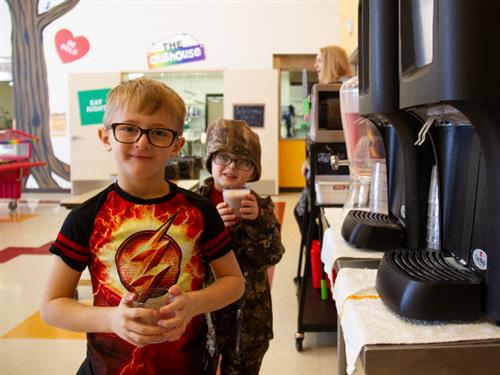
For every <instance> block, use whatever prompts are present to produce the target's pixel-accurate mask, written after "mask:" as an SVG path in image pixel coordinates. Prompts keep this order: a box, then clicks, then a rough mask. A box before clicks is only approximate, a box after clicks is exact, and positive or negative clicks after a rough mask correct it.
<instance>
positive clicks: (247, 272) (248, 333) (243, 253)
mask: <svg viewBox="0 0 500 375" xmlns="http://www.w3.org/2000/svg"><path fill="white" fill-rule="evenodd" d="M212 186H213V179H212V178H208V179H207V180H205V182H204V183H203V185H202V186H201V187H200V189H199V192H200V194H202V195H203V196H206V197H210V191H211V189H212ZM252 194H253V195H255V197H256V198H257V203H258V205H259V210H260V212H259V217H258V218H257V219H255V220H241V221H240V222H238V223H236V224H235V225H233V226H232V227H230V228H228V229H229V232H230V233H231V237H232V239H233V246H234V248H233V250H234V253H235V254H236V258H237V259H238V263H239V265H240V268H241V271H242V272H243V276H244V277H245V294H244V295H243V297H242V298H241V299H240V300H238V301H237V302H235V303H233V304H231V305H229V306H227V307H225V308H223V309H221V310H219V311H216V312H213V313H211V314H210V315H209V316H208V317H207V318H208V323H209V337H208V343H209V351H210V352H211V354H214V353H218V352H220V351H222V350H233V351H234V352H236V353H238V352H239V350H240V348H241V347H242V346H247V345H252V346H255V344H256V343H259V342H265V341H268V340H270V339H272V338H273V321H272V319H273V316H272V306H271V290H270V287H269V281H268V277H267V268H268V267H270V266H272V265H274V264H276V263H278V262H279V261H280V260H281V257H282V256H283V253H284V251H285V249H284V247H283V245H282V243H281V236H280V230H279V226H278V222H277V219H276V216H275V215H274V204H273V202H272V200H271V198H270V197H267V198H261V197H260V196H259V195H258V194H256V193H255V192H254V191H252ZM206 275H207V276H206V281H207V283H211V282H213V280H214V279H213V276H212V273H211V272H210V270H209V269H208V270H207V272H206ZM214 334H215V337H216V340H215V341H214ZM210 346H213V347H210Z"/></svg>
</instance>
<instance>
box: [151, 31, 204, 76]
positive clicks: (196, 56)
mask: <svg viewBox="0 0 500 375" xmlns="http://www.w3.org/2000/svg"><path fill="white" fill-rule="evenodd" d="M200 60H205V47H203V45H202V44H199V43H198V41H197V40H196V39H194V38H193V37H192V36H191V35H189V34H179V35H175V36H172V37H170V38H167V39H162V40H159V41H157V42H155V43H153V45H152V46H151V48H150V49H149V51H148V66H149V68H160V67H163V66H170V65H176V64H186V63H190V62H193V61H200Z"/></svg>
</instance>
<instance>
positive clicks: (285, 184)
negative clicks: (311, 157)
mask: <svg viewBox="0 0 500 375" xmlns="http://www.w3.org/2000/svg"><path fill="white" fill-rule="evenodd" d="M305 158H306V143H305V139H280V141H279V187H280V188H302V187H304V186H305V178H304V176H302V172H301V167H302V163H303V162H304V160H305Z"/></svg>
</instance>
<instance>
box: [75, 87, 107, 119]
mask: <svg viewBox="0 0 500 375" xmlns="http://www.w3.org/2000/svg"><path fill="white" fill-rule="evenodd" d="M110 90H111V89H100V90H88V91H79V92H78V104H79V106H80V121H81V124H82V125H96V124H102V119H103V117H104V106H105V105H106V97H107V96H108V93H109V92H110Z"/></svg>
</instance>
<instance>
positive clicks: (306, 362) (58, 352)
mask: <svg viewBox="0 0 500 375" xmlns="http://www.w3.org/2000/svg"><path fill="white" fill-rule="evenodd" d="M65 197H69V195H66V196H61V195H57V196H55V195H53V194H39V195H34V194H24V195H23V199H22V201H21V202H20V203H19V206H18V208H17V210H16V213H15V214H9V210H8V208H7V203H8V202H7V201H6V200H0V374H2V375H24V374H33V373H36V374H37V375H45V374H57V375H59V374H61V375H64V374H75V373H76V370H77V369H78V367H79V365H80V363H81V361H82V360H83V358H84V356H85V340H84V336H83V335H82V334H75V333H70V332H67V331H62V330H55V329H52V328H50V327H48V326H46V325H45V324H44V323H42V322H41V321H40V319H39V315H38V310H39V303H40V296H41V291H42V288H43V286H44V283H45V279H46V277H47V272H48V269H49V265H50V262H51V256H48V255H40V254H37V253H42V254H43V248H42V249H38V248H39V247H41V246H42V245H44V244H46V243H48V242H49V241H51V240H53V239H54V238H55V236H56V235H57V232H58V230H59V227H60V225H61V223H62V221H63V219H64V217H65V216H66V214H67V212H68V211H67V210H66V209H65V208H62V207H60V206H59V204H58V202H59V200H60V199H63V198H65ZM274 199H275V200H277V201H284V202H286V208H285V218H284V223H283V227H282V239H283V243H284V245H285V248H286V254H285V255H284V257H283V259H282V261H281V262H280V263H279V264H278V265H277V266H276V271H275V274H274V281H273V289H272V294H273V304H274V329H275V339H274V340H273V341H272V342H271V346H270V349H269V351H268V353H267V354H266V357H265V358H264V363H263V366H262V370H261V374H263V375H280V374H287V375H299V374H315V375H326V374H329V375H331V374H335V373H336V363H337V354H336V347H335V345H336V336H335V334H334V333H327V332H323V333H313V332H307V333H306V334H305V339H304V342H303V351H302V352H300V353H299V352H297V351H296V349H295V333H296V330H297V307H298V306H297V296H296V288H295V285H294V283H293V278H294V277H295V276H296V273H297V264H298V263H297V262H298V252H299V244H300V235H299V230H298V227H297V224H296V222H295V219H294V217H293V212H292V210H293V206H294V205H295V202H296V201H297V199H298V193H284V194H280V195H279V196H277V197H274ZM7 247H14V249H12V248H11V249H9V252H8V253H6V252H5V251H3V249H5V248H7ZM16 247H17V248H16ZM23 247H32V248H35V249H32V251H30V252H29V253H27V252H26V251H25V250H24V249H19V248H23ZM79 294H80V299H82V300H84V299H90V298H91V293H90V288H89V287H85V286H83V287H82V286H81V287H79Z"/></svg>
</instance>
